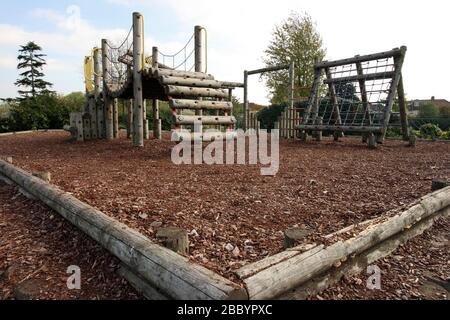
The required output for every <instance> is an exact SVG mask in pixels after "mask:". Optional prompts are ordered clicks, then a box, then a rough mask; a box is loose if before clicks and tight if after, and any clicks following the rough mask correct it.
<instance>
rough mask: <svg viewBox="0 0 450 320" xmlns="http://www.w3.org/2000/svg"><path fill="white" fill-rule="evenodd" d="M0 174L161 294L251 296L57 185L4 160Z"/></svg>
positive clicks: (194, 297)
mask: <svg viewBox="0 0 450 320" xmlns="http://www.w3.org/2000/svg"><path fill="white" fill-rule="evenodd" d="M0 174H1V175H3V176H5V177H6V178H7V179H9V180H11V181H13V182H14V183H15V184H17V185H18V186H19V187H20V188H23V189H24V190H26V191H27V192H28V193H30V194H31V195H32V196H34V197H36V198H37V199H39V200H41V201H43V202H44V203H45V204H47V205H48V206H49V207H51V208H52V209H54V210H55V211H57V212H58V213H59V214H61V215H62V216H63V217H64V218H65V219H67V220H68V221H70V222H71V223H72V224H74V225H75V226H77V227H78V228H79V229H81V230H82V231H83V232H85V233H86V234H87V235H89V236H90V237H91V238H93V239H94V240H96V241H97V242H98V243H99V244H101V245H102V246H103V247H104V248H106V249H107V250H108V251H109V252H111V253H112V254H113V255H115V256H116V257H117V258H119V259H120V260H121V261H122V262H123V263H124V264H125V265H126V266H127V267H128V269H129V270H131V271H132V272H133V273H134V274H135V275H136V276H139V277H141V278H142V279H144V280H146V281H147V282H148V283H149V284H150V285H151V286H152V287H153V288H155V290H157V291H159V292H161V295H162V296H166V297H169V298H173V299H191V300H204V299H206V300H211V299H213V300H223V299H247V298H248V296H247V293H246V290H245V289H244V288H242V287H240V286H239V285H237V284H235V283H233V282H231V281H230V280H228V279H225V278H223V277H222V276H220V275H218V274H216V273H214V272H213V271H211V270H208V269H206V268H204V267H202V266H199V265H196V264H194V263H191V262H189V260H188V259H187V258H185V257H183V256H181V255H179V254H177V253H175V252H173V251H171V250H169V249H167V248H164V247H161V246H159V245H157V244H155V243H153V242H152V241H151V240H150V239H148V238H147V237H145V236H144V235H142V234H140V233H139V232H137V231H135V230H133V229H131V228H129V227H127V226H126V225H125V224H123V223H120V222H118V221H116V220H115V219H113V218H111V217H109V216H107V215H106V214H104V213H102V212H100V211H99V210H97V209H95V208H93V207H91V206H89V205H87V204H85V203H83V202H81V201H80V200H78V199H76V198H75V197H73V196H72V195H70V194H68V193H66V192H64V191H62V190H60V189H59V188H57V187H55V186H53V185H50V184H48V183H45V182H44V181H42V180H40V179H39V178H36V177H33V176H32V175H31V174H29V173H27V172H25V171H24V170H22V169H20V168H17V167H15V166H13V165H11V164H9V163H7V162H6V161H3V160H0Z"/></svg>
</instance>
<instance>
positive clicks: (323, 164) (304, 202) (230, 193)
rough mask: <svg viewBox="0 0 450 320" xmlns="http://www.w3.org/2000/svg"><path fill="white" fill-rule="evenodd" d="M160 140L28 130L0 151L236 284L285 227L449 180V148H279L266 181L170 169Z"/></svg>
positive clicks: (197, 168)
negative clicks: (138, 142)
mask: <svg viewBox="0 0 450 320" xmlns="http://www.w3.org/2000/svg"><path fill="white" fill-rule="evenodd" d="M165 138H166V140H163V141H158V140H150V141H147V142H146V146H145V147H144V148H143V149H135V148H133V147H131V146H130V143H129V141H127V140H126V139H125V138H124V137H121V138H120V139H118V140H115V141H108V142H107V141H89V142H85V143H76V142H68V141H67V139H68V136H67V133H64V132H49V133H33V134H26V135H20V136H9V137H1V138H0V150H1V151H0V153H1V154H2V155H8V156H12V157H13V159H14V164H15V165H17V166H18V167H21V168H23V169H25V170H28V171H49V172H51V175H52V183H53V184H55V185H57V186H59V187H60V188H62V189H63V190H65V191H67V192H70V193H72V194H73V195H74V196H75V197H77V198H78V199H80V200H82V201H84V202H86V203H88V204H90V205H92V206H94V207H96V208H98V209H99V210H100V211H102V212H104V213H106V214H108V215H110V216H111V217H114V218H115V219H117V220H119V221H121V222H123V223H125V224H127V225H128V226H130V227H132V228H135V229H137V230H138V231H139V232H141V233H143V234H144V235H146V236H148V237H149V238H151V239H153V240H155V241H156V238H155V234H156V229H157V226H158V225H162V226H177V227H180V228H183V229H186V230H188V231H189V232H190V242H191V247H190V258H191V259H192V260H193V261H196V262H197V263H199V264H201V265H203V266H205V267H207V268H209V269H211V270H214V271H216V272H218V273H220V274H222V275H224V276H226V277H228V278H230V279H232V280H236V281H238V280H237V279H236V277H235V274H234V271H235V270H236V269H238V268H240V267H241V266H243V265H245V264H248V263H250V262H254V261H258V260H261V259H262V258H264V257H266V256H267V255H272V254H275V253H278V252H281V251H282V250H283V231H284V230H286V229H287V228H290V227H292V226H294V225H299V226H304V227H308V228H310V229H312V230H313V231H314V232H313V234H312V235H311V236H309V237H308V238H305V241H309V240H311V239H317V238H320V237H321V235H325V234H329V233H331V232H334V231H337V230H339V229H342V228H343V227H346V226H348V225H351V224H353V223H357V222H362V221H365V220H368V219H372V218H375V217H378V216H380V215H381V214H383V213H384V212H387V211H389V210H391V209H394V208H401V207H405V206H407V205H409V204H410V203H411V202H413V201H414V200H415V199H417V198H419V197H420V196H423V195H425V194H427V193H429V190H430V185H431V180H432V179H435V178H446V179H448V178H449V177H450V166H449V163H450V145H449V144H445V143H438V142H436V143H422V142H419V143H418V145H417V147H416V148H408V147H405V143H403V142H401V141H386V143H385V144H384V145H382V146H380V147H379V148H378V149H376V150H370V149H367V148H366V146H365V145H364V144H361V143H360V141H359V140H357V139H352V138H346V139H343V140H342V142H338V143H335V142H333V141H332V140H331V139H324V140H325V141H323V142H322V143H320V144H319V143H316V142H308V143H300V142H282V143H281V146H280V170H279V172H278V174H277V175H276V176H274V177H268V176H261V175H260V166H259V165H252V166H246V165H233V166H227V165H214V166H208V165H180V166H177V165H175V164H173V163H172V162H171V160H170V154H171V148H172V146H173V145H174V144H173V143H172V142H170V141H168V139H167V138H168V137H167V133H166V136H165ZM228 244H230V245H231V246H232V247H233V249H234V248H236V247H238V248H239V250H229V249H230V248H231V247H230V246H227V245H228Z"/></svg>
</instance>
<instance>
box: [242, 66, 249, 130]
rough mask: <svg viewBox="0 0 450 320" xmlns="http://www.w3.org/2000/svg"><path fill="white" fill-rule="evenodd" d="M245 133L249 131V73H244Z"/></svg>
mask: <svg viewBox="0 0 450 320" xmlns="http://www.w3.org/2000/svg"><path fill="white" fill-rule="evenodd" d="M243 103H244V104H243V106H244V108H243V109H244V110H243V111H244V131H245V130H247V129H248V113H249V111H248V71H247V70H245V71H244V102H243Z"/></svg>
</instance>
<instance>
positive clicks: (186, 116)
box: [70, 12, 244, 147]
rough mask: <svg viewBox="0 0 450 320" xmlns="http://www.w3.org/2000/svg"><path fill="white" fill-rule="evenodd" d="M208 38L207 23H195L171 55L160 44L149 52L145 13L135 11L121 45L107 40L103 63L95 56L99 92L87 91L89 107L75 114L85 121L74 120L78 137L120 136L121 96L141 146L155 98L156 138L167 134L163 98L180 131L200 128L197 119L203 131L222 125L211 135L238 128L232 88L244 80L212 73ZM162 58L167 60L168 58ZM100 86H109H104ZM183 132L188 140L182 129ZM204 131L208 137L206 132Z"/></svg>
mask: <svg viewBox="0 0 450 320" xmlns="http://www.w3.org/2000/svg"><path fill="white" fill-rule="evenodd" d="M205 39H206V30H205V28H203V27H201V26H195V28H194V34H193V36H192V37H191V39H190V40H189V41H188V42H187V44H186V45H185V46H184V47H183V48H182V49H181V50H180V51H179V52H178V53H176V54H173V55H165V54H163V53H161V52H160V51H159V50H158V48H157V47H153V48H152V55H151V56H150V57H145V54H144V52H145V51H144V45H145V43H144V17H143V15H142V14H140V13H138V12H135V13H133V24H132V28H131V29H130V32H129V34H128V36H127V37H126V38H125V40H124V41H123V42H122V43H121V45H119V46H116V47H115V46H113V45H112V44H111V43H110V41H108V40H107V39H103V40H102V48H101V62H100V59H99V56H98V54H97V51H95V50H94V55H95V57H93V59H92V60H94V63H95V66H94V69H95V72H94V75H93V77H94V81H93V82H94V83H95V92H94V93H89V94H87V97H88V100H89V103H88V104H87V106H86V107H85V110H84V112H83V113H82V114H80V115H74V117H73V119H78V118H79V117H81V118H82V119H83V120H85V121H82V124H81V125H80V126H78V127H77V126H75V125H73V126H72V127H71V128H70V131H71V133H72V135H73V136H74V138H75V137H76V138H77V140H80V141H84V140H88V139H92V138H106V139H108V140H112V139H116V138H117V137H118V135H119V121H118V119H119V110H118V100H117V99H120V100H123V101H128V103H131V104H132V106H128V107H127V108H128V110H127V116H128V121H127V137H128V138H131V140H132V143H133V145H134V146H136V147H143V146H144V140H146V139H149V138H150V130H149V121H148V119H147V101H151V105H152V107H153V137H154V138H156V139H161V130H162V124H161V118H160V114H159V101H168V102H169V106H170V108H171V109H172V115H173V119H172V122H173V127H174V130H175V131H180V129H182V128H183V127H185V126H189V127H192V128H197V126H194V123H195V124H198V123H200V130H201V131H202V127H203V125H207V126H214V127H216V128H217V129H218V133H217V134H215V135H214V136H211V137H212V138H211V139H217V138H220V137H222V138H225V137H227V136H229V135H228V133H230V131H233V129H234V124H235V123H236V119H235V118H234V116H233V115H232V104H231V97H232V90H233V89H234V88H236V87H243V86H244V85H243V84H242V83H237V82H228V81H217V80H215V79H214V77H213V76H212V75H210V74H207V73H206V71H207V50H206V40H205ZM192 40H193V42H192ZM192 43H193V46H194V48H193V50H192V52H187V51H186V50H187V46H188V45H189V44H192ZM183 54H184V61H183V62H182V63H181V64H180V65H176V64H175V58H176V57H178V56H179V55H181V56H183ZM191 56H192V57H193V59H194V65H193V66H192V68H191V69H189V70H187V69H186V63H187V61H188V59H189V58H190V57H191ZM160 57H162V59H160ZM164 58H172V62H173V64H172V66H171V67H170V66H168V65H166V64H165V61H164ZM160 60H163V61H162V63H161V61H160ZM177 63H178V62H177ZM100 65H101V70H102V71H101V72H100ZM182 66H184V67H185V69H184V70H181V69H180V67H182ZM192 69H193V70H192ZM87 82H88V81H87ZM89 82H91V80H90V79H89ZM101 84H103V85H101ZM100 87H103V90H102V91H100ZM227 99H228V100H229V101H227ZM230 106H231V107H230ZM184 110H187V112H184ZM75 123H78V122H77V121H75V120H74V121H73V124H75ZM221 127H225V132H222V130H221ZM93 132H95V134H93ZM177 136H178V137H180V139H183V134H181V132H179V134H178V135H177ZM201 136H202V138H203V136H204V135H201ZM204 137H207V135H205V136H204Z"/></svg>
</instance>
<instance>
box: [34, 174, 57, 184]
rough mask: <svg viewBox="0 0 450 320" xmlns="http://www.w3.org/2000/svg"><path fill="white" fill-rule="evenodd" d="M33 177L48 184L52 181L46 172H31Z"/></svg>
mask: <svg viewBox="0 0 450 320" xmlns="http://www.w3.org/2000/svg"><path fill="white" fill-rule="evenodd" d="M33 176H35V177H37V178H39V179H41V180H43V181H45V182H47V183H50V181H52V175H51V174H50V172H48V171H41V172H33Z"/></svg>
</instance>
